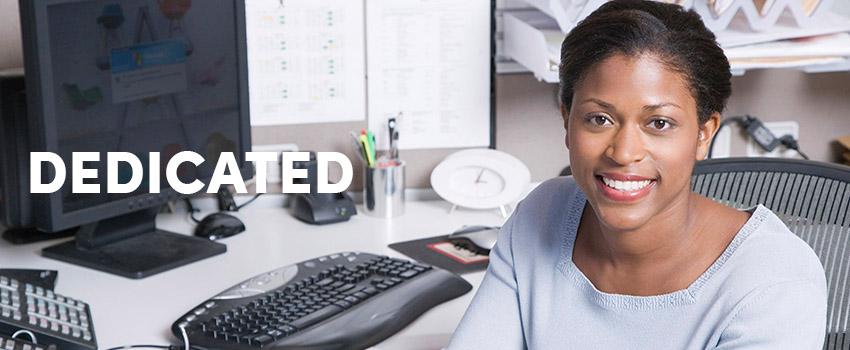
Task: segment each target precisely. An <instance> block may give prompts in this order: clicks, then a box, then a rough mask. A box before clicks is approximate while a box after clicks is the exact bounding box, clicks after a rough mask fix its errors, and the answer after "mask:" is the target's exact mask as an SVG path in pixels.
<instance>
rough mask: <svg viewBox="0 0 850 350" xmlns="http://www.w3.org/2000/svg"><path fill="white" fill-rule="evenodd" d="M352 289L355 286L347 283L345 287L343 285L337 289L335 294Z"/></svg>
mask: <svg viewBox="0 0 850 350" xmlns="http://www.w3.org/2000/svg"><path fill="white" fill-rule="evenodd" d="M354 287H355V286H354V285H353V284H350V283H349V284H346V285H344V286H341V287H339V288H337V289H336V291H337V292H340V293H342V292H344V291H347V290H349V289H351V288H354Z"/></svg>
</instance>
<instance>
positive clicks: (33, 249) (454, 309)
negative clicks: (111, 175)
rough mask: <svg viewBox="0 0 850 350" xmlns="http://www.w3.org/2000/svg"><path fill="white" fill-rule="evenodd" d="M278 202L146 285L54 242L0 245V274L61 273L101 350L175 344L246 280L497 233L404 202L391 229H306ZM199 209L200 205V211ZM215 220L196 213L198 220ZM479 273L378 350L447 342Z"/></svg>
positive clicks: (494, 217)
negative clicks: (209, 254) (69, 255)
mask: <svg viewBox="0 0 850 350" xmlns="http://www.w3.org/2000/svg"><path fill="white" fill-rule="evenodd" d="M282 203H283V196H282V195H280V196H274V195H269V196H264V197H260V200H258V201H257V202H256V203H253V204H251V205H249V206H247V207H245V208H243V209H242V210H241V211H240V212H237V213H234V215H236V216H238V217H239V218H241V219H242V220H243V222H245V225H246V227H247V230H246V232H244V233H242V234H240V235H237V236H234V237H231V238H227V239H225V240H222V241H220V242H222V243H225V244H227V253H225V254H222V255H219V256H216V257H213V258H209V259H206V260H202V261H199V262H196V263H194V264H190V265H187V266H184V267H181V268H178V269H175V270H171V271H167V272H164V273H161V274H158V275H154V276H151V277H148V278H146V279H143V280H131V279H126V278H123V277H118V276H114V275H110V274H107V273H103V272H99V271H95V270H90V269H86V268H83V267H79V266H76V265H71V264H66V263H63V262H59V261H56V260H51V259H47V258H43V257H41V255H40V251H41V249H42V248H44V247H46V246H48V245H52V244H55V243H56V241H50V242H44V243H36V244H30V245H24V246H12V245H10V244H9V243H7V242H5V241H2V242H0V267H3V268H29V269H52V270H58V271H59V277H58V279H57V284H56V291H57V293H59V294H63V295H68V296H70V297H73V298H78V299H80V300H83V301H86V302H88V303H89V304H90V305H91V308H92V317H93V320H94V325H95V332H96V336H97V340H98V346H99V348H101V349H108V348H112V347H117V346H123V345H131V344H177V343H178V340H177V339H176V338H175V337H173V336H172V335H171V333H170V332H169V327H170V326H171V324H172V322H174V320H176V319H177V318H178V317H180V316H181V315H183V313H185V312H186V311H189V310H190V309H191V308H192V307H194V306H196V305H197V304H198V303H200V302H202V301H204V300H206V299H208V298H209V297H211V296H213V295H215V294H217V293H219V292H221V291H223V290H224V289H226V288H229V287H231V286H233V285H234V284H236V283H239V282H241V281H243V280H245V279H246V278H249V277H252V276H254V275H257V274H259V273H262V272H265V271H268V270H272V269H275V268H278V267H281V266H285V265H289V264H292V263H296V262H299V261H302V260H306V259H310V258H314V257H317V256H320V255H326V254H330V253H334V252H341V251H362V252H370V253H376V254H383V255H390V256H396V257H402V258H405V257H404V256H403V255H401V254H399V253H397V252H395V251H393V250H391V249H389V248H388V247H387V245H388V244H390V243H394V242H400V241H406V240H411V239H416V238H424V237H430V236H436V235H441V234H446V233H448V232H451V231H452V230H455V229H457V228H459V227H460V226H462V225H471V224H481V225H499V224H501V223H502V222H503V221H504V219H503V218H502V217H501V216H500V215H499V213H498V211H496V210H493V211H471V210H456V211H454V212H453V213H452V214H449V213H448V211H449V208H450V205H449V204H448V203H446V202H443V201H422V202H415V201H409V202H407V203H406V213H405V215H403V216H400V217H398V218H394V219H392V220H385V219H378V218H372V217H368V216H365V215H362V214H360V215H356V216H354V217H352V218H351V220H350V221H348V222H345V223H339V224H332V225H326V226H311V225H307V224H304V223H302V222H300V221H297V220H295V219H294V218H293V217H292V216H291V215H290V214H289V213H288V212H287V211H286V209H284V208H282ZM202 207H203V206H202ZM209 212H211V211H204V212H202V213H199V214H198V215H197V217H199V218H200V217H202V216H203V215H205V214H208V213H209ZM157 227H158V228H162V229H165V230H169V231H173V232H177V233H189V232H191V231H192V229H193V228H194V223H193V222H191V221H190V220H189V219H188V216H187V215H186V213H185V211H183V212H178V213H175V214H161V215H159V216H158V217H157ZM483 276H484V273H483V272H478V273H474V274H468V275H464V278H466V279H467V280H468V281H469V282H470V283H472V284H473V286H475V288H476V289H474V290H473V291H472V292H470V293H467V294H466V295H464V296H462V297H460V298H457V299H455V300H451V301H449V302H447V303H445V304H442V305H440V306H438V307H436V308H434V309H432V310H430V311H429V312H427V313H425V314H424V315H422V317H420V318H419V319H417V320H416V321H414V322H413V323H412V324H411V325H410V326H408V327H407V328H405V329H404V330H402V331H401V332H399V333H398V334H396V335H395V336H393V337H392V338H389V339H387V340H386V341H384V342H383V343H381V344H379V345H377V346H376V347H375V348H374V349H381V350H384V349H414V350H415V349H423V350H424V349H439V348H440V347H442V346H445V345H446V344H447V343H448V339H449V337H450V336H451V333H452V332H453V331H454V329H455V327H456V326H457V324H458V322H460V319H461V317H462V316H463V312H464V311H465V310H466V307H467V305H469V302H470V301H471V299H472V296H473V295H474V294H475V291H476V290H477V286H478V284H480V282H481V279H482V278H483Z"/></svg>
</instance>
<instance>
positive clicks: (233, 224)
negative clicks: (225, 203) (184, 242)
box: [195, 213, 245, 240]
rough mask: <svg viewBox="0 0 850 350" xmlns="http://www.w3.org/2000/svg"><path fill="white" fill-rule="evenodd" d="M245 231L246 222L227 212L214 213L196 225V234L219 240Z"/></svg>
mask: <svg viewBox="0 0 850 350" xmlns="http://www.w3.org/2000/svg"><path fill="white" fill-rule="evenodd" d="M243 231H245V224H243V223H242V220H239V218H237V217H235V216H233V215H230V214H226V213H213V214H210V215H207V216H206V217H204V218H203V219H201V222H199V223H198V226H196V227H195V236H198V237H203V238H206V239H209V240H217V239H221V238H227V237H230V236H233V235H236V234H239V233H240V232H243Z"/></svg>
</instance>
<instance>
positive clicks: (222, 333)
mask: <svg viewBox="0 0 850 350" xmlns="http://www.w3.org/2000/svg"><path fill="white" fill-rule="evenodd" d="M471 289H472V286H471V285H470V284H469V283H467V282H466V281H465V280H463V279H462V278H461V277H459V276H457V275H455V274H453V273H451V272H448V271H445V270H441V269H438V268H434V267H432V266H428V265H423V264H419V263H414V262H410V261H406V260H402V259H396V258H389V257H386V256H378V255H373V254H367V253H355V252H346V253H339V254H332V255H328V256H323V257H319V258H316V259H312V260H307V261H303V262H300V263H297V264H293V265H289V266H285V267H282V268H279V269H276V270H273V271H269V272H267V273H263V274H260V275H258V276H255V277H253V278H251V279H248V280H245V281H244V282H242V283H239V284H237V285H235V286H233V287H232V288H230V289H227V290H225V291H224V292H222V293H220V294H218V295H216V296H214V297H212V298H210V299H209V300H207V301H205V302H203V303H201V304H200V305H199V306H197V307H195V308H193V309H192V310H191V311H189V312H188V313H186V314H185V315H184V316H183V317H181V318H180V319H178V320H177V321H175V322H174V324H173V325H172V332H174V334H175V335H176V336H177V337H178V339H182V336H183V331H185V332H186V334H187V336H188V339H189V342H190V344H191V345H192V346H199V347H202V348H214V349H257V348H263V349H312V350H320V349H328V350H330V349H334V350H335V349H362V348H366V347H368V346H371V345H374V344H377V343H379V342H380V341H382V340H384V339H386V338H388V337H389V336H391V335H393V334H395V333H396V332H398V331H399V330H401V329H402V328H404V327H405V326H407V325H408V324H409V323H410V322H412V321H413V320H415V319H416V318H417V317H419V315H421V314H422V313H424V312H425V311H427V310H428V309H430V308H432V307H434V306H436V305H438V304H440V303H443V302H445V301H448V300H451V299H454V298H456V297H458V296H461V295H463V294H466V293H467V292H469V290H471Z"/></svg>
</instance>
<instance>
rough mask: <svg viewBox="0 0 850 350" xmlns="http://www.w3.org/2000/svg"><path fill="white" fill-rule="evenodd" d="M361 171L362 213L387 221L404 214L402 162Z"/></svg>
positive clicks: (366, 168) (365, 168)
mask: <svg viewBox="0 0 850 350" xmlns="http://www.w3.org/2000/svg"><path fill="white" fill-rule="evenodd" d="M363 169H364V173H363V212H364V213H366V215H369V216H374V217H379V218H387V219H388V218H392V217H396V216H400V215H402V214H404V161H401V160H399V161H396V162H395V163H392V164H385V165H378V166H376V167H374V168H370V167H364V168H363Z"/></svg>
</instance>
